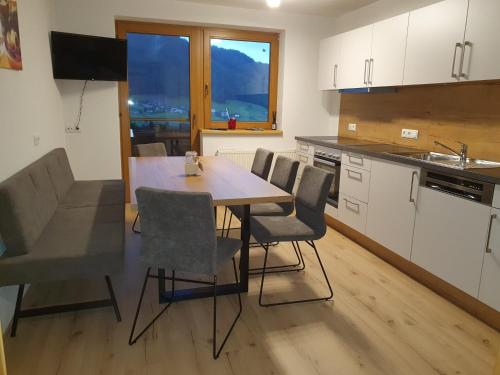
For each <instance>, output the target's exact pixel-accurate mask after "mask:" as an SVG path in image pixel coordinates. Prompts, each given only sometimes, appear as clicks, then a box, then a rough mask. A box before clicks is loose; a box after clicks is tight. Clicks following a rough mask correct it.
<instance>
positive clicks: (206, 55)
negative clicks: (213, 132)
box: [203, 27, 279, 129]
mask: <svg viewBox="0 0 500 375" xmlns="http://www.w3.org/2000/svg"><path fill="white" fill-rule="evenodd" d="M212 38H217V39H230V40H243V41H248V42H264V43H269V44H270V61H269V107H268V110H269V113H268V118H267V122H249V121H248V122H247V121H241V122H238V128H240V129H245V128H264V129H271V127H272V122H273V112H274V113H277V111H278V109H277V106H278V69H279V34H278V33H269V32H261V31H248V30H235V29H218V28H208V27H207V28H203V85H204V90H205V94H204V97H205V98H204V100H205V128H207V129H210V128H220V127H221V124H222V127H225V124H224V123H223V122H212V121H211V117H212V113H211V110H212V105H211V104H212V90H211V75H212V71H211V57H210V51H211V44H210V39H212Z"/></svg>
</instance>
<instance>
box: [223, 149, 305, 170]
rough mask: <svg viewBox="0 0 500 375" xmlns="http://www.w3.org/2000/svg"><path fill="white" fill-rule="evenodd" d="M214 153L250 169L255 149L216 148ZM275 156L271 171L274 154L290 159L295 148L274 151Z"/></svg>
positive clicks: (293, 154)
mask: <svg viewBox="0 0 500 375" xmlns="http://www.w3.org/2000/svg"><path fill="white" fill-rule="evenodd" d="M216 155H218V156H224V157H225V158H228V159H229V160H231V161H233V162H234V163H236V164H238V165H239V166H240V167H243V168H245V169H248V170H250V169H252V163H253V158H254V156H255V151H245V150H235V149H220V150H217V153H216ZM274 155H275V158H274V159H273V164H272V167H271V173H272V170H273V168H274V163H275V161H276V156H278V155H283V156H286V157H287V158H290V159H296V154H295V150H294V149H293V150H284V151H274Z"/></svg>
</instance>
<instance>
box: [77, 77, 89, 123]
mask: <svg viewBox="0 0 500 375" xmlns="http://www.w3.org/2000/svg"><path fill="white" fill-rule="evenodd" d="M87 83H88V80H86V81H85V83H84V84H83V89H82V94H81V95H80V107H79V109H78V116H77V118H76V122H75V130H80V120H81V119H82V111H83V96H84V95H85V89H86V88H87Z"/></svg>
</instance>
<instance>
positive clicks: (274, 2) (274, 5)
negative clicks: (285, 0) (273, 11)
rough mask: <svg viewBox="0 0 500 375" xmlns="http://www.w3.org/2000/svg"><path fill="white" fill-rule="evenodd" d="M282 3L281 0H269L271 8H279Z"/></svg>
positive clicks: (268, 3)
mask: <svg viewBox="0 0 500 375" xmlns="http://www.w3.org/2000/svg"><path fill="white" fill-rule="evenodd" d="M280 4H281V0H267V5H269V7H270V8H277V7H279V6H280Z"/></svg>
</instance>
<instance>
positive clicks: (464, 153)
mask: <svg viewBox="0 0 500 375" xmlns="http://www.w3.org/2000/svg"><path fill="white" fill-rule="evenodd" d="M457 142H458V143H459V144H460V146H461V147H460V152H457V151H455V150H454V149H452V148H451V147H449V146H446V145H444V144H442V143H441V142H438V141H434V144H435V145H436V146H441V147H444V148H445V149H447V150H449V151H451V152H453V154H455V155H457V156H458V157H460V164H462V167H465V165H466V164H467V150H468V148H469V147H468V146H467V145H466V144H465V143H462V142H460V141H457Z"/></svg>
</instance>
